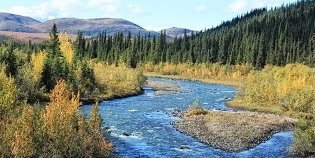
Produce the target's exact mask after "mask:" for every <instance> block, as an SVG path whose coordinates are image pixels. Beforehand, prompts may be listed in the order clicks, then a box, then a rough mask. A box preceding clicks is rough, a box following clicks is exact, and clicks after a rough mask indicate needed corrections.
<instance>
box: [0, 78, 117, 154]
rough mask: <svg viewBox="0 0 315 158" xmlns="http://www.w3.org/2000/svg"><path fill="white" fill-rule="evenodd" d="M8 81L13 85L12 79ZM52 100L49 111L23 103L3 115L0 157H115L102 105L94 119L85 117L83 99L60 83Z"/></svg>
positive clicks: (92, 115) (93, 115)
mask: <svg viewBox="0 0 315 158" xmlns="http://www.w3.org/2000/svg"><path fill="white" fill-rule="evenodd" d="M2 73H3V74H5V73H4V72H1V73H0V76H1V74H2ZM0 78H1V77H0ZM7 80H8V81H7V82H6V84H10V78H7ZM1 83H5V82H1ZM13 87H14V86H13ZM10 92H11V91H10ZM13 92H14V91H13ZM12 100H14V99H12ZM50 100H51V102H50V103H49V105H48V106H46V107H39V106H30V105H26V104H24V103H19V104H16V105H19V106H15V107H13V108H11V111H10V112H8V111H5V113H4V114H3V115H1V118H2V119H1V120H0V125H1V129H0V131H1V133H0V140H1V142H2V143H1V144H0V157H109V156H110V155H111V148H112V145H111V143H109V142H107V141H105V138H104V135H103V133H102V131H101V118H100V116H99V113H98V105H94V106H93V108H92V109H93V110H92V111H91V114H90V116H91V117H90V119H87V118H85V117H83V116H82V115H81V113H80V111H79V109H78V106H79V96H78V95H74V94H73V93H72V92H71V91H69V88H68V86H67V85H66V83H65V81H58V82H57V85H56V86H55V88H54V89H53V90H52V93H51V95H50ZM19 107H20V108H19ZM1 108H2V107H1Z"/></svg>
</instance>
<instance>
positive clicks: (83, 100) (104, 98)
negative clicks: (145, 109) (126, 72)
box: [38, 88, 144, 105]
mask: <svg viewBox="0 0 315 158" xmlns="http://www.w3.org/2000/svg"><path fill="white" fill-rule="evenodd" d="M143 93H144V90H143V88H140V90H139V91H134V92H128V93H123V94H120V95H112V96H106V95H97V96H95V97H93V98H83V97H81V98H80V99H79V101H80V103H81V104H82V105H89V104H95V103H101V102H103V101H110V100H115V99H123V98H128V97H133V96H137V95H141V94H143ZM38 101H39V103H40V104H42V105H46V104H48V103H49V102H50V99H49V94H48V93H47V94H45V95H43V96H40V97H39V98H38Z"/></svg>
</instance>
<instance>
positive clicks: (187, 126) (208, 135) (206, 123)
mask: <svg viewBox="0 0 315 158" xmlns="http://www.w3.org/2000/svg"><path fill="white" fill-rule="evenodd" d="M296 121H297V120H296V119H292V118H290V117H287V116H279V115H274V114H265V113H258V112H234V111H210V110H205V109H202V108H201V107H199V106H192V107H191V108H190V109H188V110H187V111H185V112H183V113H181V114H180V119H179V120H178V121H175V122H173V124H174V126H175V128H176V129H177V130H178V131H180V132H183V133H185V134H188V135H190V136H192V137H194V138H196V139H198V140H200V141H201V142H203V143H205V144H208V145H210V146H212V147H215V148H219V149H222V150H227V151H234V152H237V151H243V150H246V149H249V148H252V147H254V146H256V145H258V144H260V143H262V142H263V141H266V140H267V139H268V138H270V137H271V136H272V135H273V134H275V133H277V132H280V131H287V130H291V129H292V128H293V127H294V124H295V123H296Z"/></svg>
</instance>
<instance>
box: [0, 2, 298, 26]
mask: <svg viewBox="0 0 315 158" xmlns="http://www.w3.org/2000/svg"><path fill="white" fill-rule="evenodd" d="M295 1H296V0H132V1H131V0H25V1H21V0H0V4H1V5H0V12H9V13H15V14H20V15H25V16H30V17H33V18H35V19H37V20H40V21H45V20H48V19H53V18H61V17H76V18H104V17H110V18H123V19H126V20H129V21H131V22H134V23H136V24H138V25H140V26H142V27H144V28H145V29H148V30H154V31H159V30H161V29H164V28H170V27H174V26H175V27H183V28H189V29H193V30H203V29H205V28H211V27H212V26H217V25H219V24H220V23H221V22H222V21H225V20H230V19H231V18H233V17H235V16H237V15H240V14H242V13H245V12H247V11H250V10H251V9H253V8H257V7H268V8H270V7H274V6H280V5H281V4H287V3H291V2H295Z"/></svg>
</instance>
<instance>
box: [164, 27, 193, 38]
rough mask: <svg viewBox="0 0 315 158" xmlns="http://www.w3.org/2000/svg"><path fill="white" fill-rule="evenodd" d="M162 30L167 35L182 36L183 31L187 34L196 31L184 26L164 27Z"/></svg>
mask: <svg viewBox="0 0 315 158" xmlns="http://www.w3.org/2000/svg"><path fill="white" fill-rule="evenodd" d="M162 31H165V32H166V35H167V36H169V37H176V36H177V37H180V36H181V37H183V36H184V34H185V32H186V35H187V36H191V34H192V33H197V32H198V31H193V30H189V29H185V28H178V27H172V28H169V29H164V30H162Z"/></svg>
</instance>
